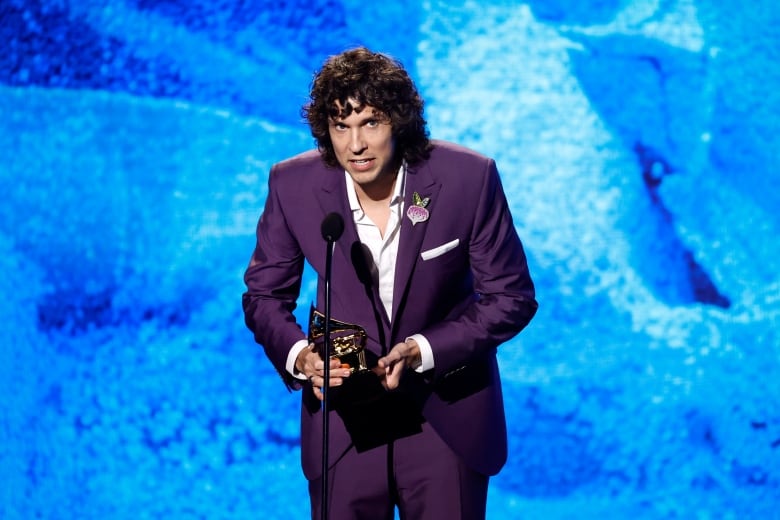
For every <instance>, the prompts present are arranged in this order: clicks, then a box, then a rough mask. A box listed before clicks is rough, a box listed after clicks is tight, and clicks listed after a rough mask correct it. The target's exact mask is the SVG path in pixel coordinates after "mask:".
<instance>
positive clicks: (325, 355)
mask: <svg viewBox="0 0 780 520" xmlns="http://www.w3.org/2000/svg"><path fill="white" fill-rule="evenodd" d="M335 245H336V243H335V242H333V241H330V240H328V252H327V254H326V256H325V342H324V344H323V352H322V359H323V361H324V363H325V366H324V367H323V378H324V379H325V382H324V383H323V385H322V495H321V498H320V501H321V506H320V507H321V510H320V512H321V513H322V514H321V516H320V518H321V519H322V520H328V458H329V457H328V445H329V442H328V431H329V429H330V426H329V418H328V416H329V415H330V414H329V409H328V394H329V393H330V391H329V390H328V387H329V386H330V272H331V267H332V263H333V248H334V247H335Z"/></svg>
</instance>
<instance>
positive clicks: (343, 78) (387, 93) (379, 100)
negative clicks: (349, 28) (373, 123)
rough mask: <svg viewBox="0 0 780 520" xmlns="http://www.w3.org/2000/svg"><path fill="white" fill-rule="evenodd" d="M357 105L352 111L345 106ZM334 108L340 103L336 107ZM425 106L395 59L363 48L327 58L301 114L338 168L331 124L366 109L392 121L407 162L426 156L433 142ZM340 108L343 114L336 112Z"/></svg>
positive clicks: (328, 160)
mask: <svg viewBox="0 0 780 520" xmlns="http://www.w3.org/2000/svg"><path fill="white" fill-rule="evenodd" d="M350 98H351V99H353V100H354V101H356V102H357V103H358V106H357V107H353V106H352V105H351V104H350V103H348V102H347V100H348V99H350ZM337 104H338V105H337ZM423 105H424V102H423V100H422V98H421V97H420V94H419V93H418V92H417V88H416V87H415V85H414V82H413V81H412V79H411V78H410V77H409V75H408V74H407V72H406V70H404V68H403V66H402V65H401V63H400V62H398V61H396V60H395V59H393V58H391V57H389V56H387V55H384V54H380V53H377V52H372V51H370V50H368V49H366V48H365V47H359V48H356V49H351V50H348V51H345V52H343V53H341V54H338V55H336V56H331V57H330V58H329V59H328V60H327V61H326V62H325V64H324V65H323V66H322V69H320V71H319V72H317V73H316V74H315V76H314V80H313V81H312V86H311V92H310V94H309V102H308V103H307V104H305V105H304V106H303V108H302V109H301V114H302V115H303V117H305V118H306V120H307V121H308V123H309V127H310V129H311V135H312V136H313V137H314V138H315V140H316V141H317V147H318V148H319V151H320V153H321V154H322V157H323V160H324V161H325V163H326V164H328V165H330V166H334V167H336V166H338V161H337V160H336V153H335V152H334V150H333V143H332V141H331V139H330V133H329V131H328V126H329V122H330V121H331V120H332V119H335V118H344V117H347V116H349V114H351V113H352V111H353V110H355V111H357V112H360V111H361V110H362V109H363V108H364V107H365V106H370V107H373V108H374V109H376V110H377V111H378V112H380V113H381V114H382V115H384V116H385V117H387V118H388V119H389V120H390V125H391V126H392V129H393V130H392V131H393V137H394V138H395V142H396V147H397V149H398V150H399V151H400V153H401V155H402V156H403V158H404V159H405V160H406V162H407V163H409V164H414V163H417V162H419V161H421V160H423V159H425V158H427V157H428V155H429V152H430V148H431V143H430V140H429V138H428V130H427V128H426V121H425V119H424V118H423ZM339 107H341V110H339Z"/></svg>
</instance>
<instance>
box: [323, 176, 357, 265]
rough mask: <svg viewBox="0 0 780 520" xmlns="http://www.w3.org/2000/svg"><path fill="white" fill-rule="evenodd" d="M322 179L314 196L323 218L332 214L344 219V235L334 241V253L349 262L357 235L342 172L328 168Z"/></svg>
mask: <svg viewBox="0 0 780 520" xmlns="http://www.w3.org/2000/svg"><path fill="white" fill-rule="evenodd" d="M323 178H324V180H323V182H322V185H321V186H320V187H315V188H314V194H315V196H316V197H317V200H318V201H319V203H320V207H321V208H322V215H323V218H324V217H325V215H328V214H329V213H332V212H333V213H338V214H339V215H341V216H342V218H343V219H344V233H343V235H342V236H341V238H339V240H337V241H336V251H338V252H340V254H341V255H342V256H343V258H344V259H345V260H349V259H350V248H351V245H352V244H353V243H354V242H355V241H357V240H358V234H357V229H356V228H355V221H354V220H353V219H352V211H351V210H350V208H349V201H348V200H347V193H346V187H345V181H344V171H343V170H341V169H338V168H328V169H327V171H326V172H325V174H324V175H323Z"/></svg>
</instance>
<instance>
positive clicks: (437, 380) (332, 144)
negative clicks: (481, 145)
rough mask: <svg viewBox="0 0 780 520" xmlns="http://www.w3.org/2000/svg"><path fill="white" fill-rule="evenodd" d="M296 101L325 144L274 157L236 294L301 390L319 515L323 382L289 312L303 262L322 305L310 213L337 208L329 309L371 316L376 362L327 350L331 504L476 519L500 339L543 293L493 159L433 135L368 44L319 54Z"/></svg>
mask: <svg viewBox="0 0 780 520" xmlns="http://www.w3.org/2000/svg"><path fill="white" fill-rule="evenodd" d="M303 113H304V115H305V116H306V117H307V119H308V122H309V126H310V127H311V132H312V135H313V136H314V137H315V139H316V141H317V144H318V150H317V151H310V152H306V153H303V154H301V155H298V156H296V157H293V158H291V159H288V160H286V161H283V162H281V163H279V164H276V165H274V167H273V168H272V169H271V172H270V175H269V191H268V198H267V200H266V204H265V209H264V211H263V214H262V216H261V217H260V221H259V223H258V227H257V245H256V248H255V251H254V254H253V256H252V259H251V261H250V264H249V267H248V268H247V271H246V274H245V282H246V285H247V291H246V293H245V294H244V297H243V305H244V311H245V316H246V323H247V325H248V327H249V328H250V329H251V330H252V331H253V332H254V335H255V339H256V340H257V342H258V343H260V344H261V345H263V347H264V349H265V352H266V354H267V356H268V358H269V359H270V361H271V362H272V363H273V365H274V366H275V367H276V369H277V370H278V371H279V373H280V374H281V375H282V378H283V380H284V382H285V383H286V385H287V386H288V387H289V388H291V389H296V390H297V389H302V390H303V395H302V413H301V458H302V466H303V471H304V474H305V476H306V478H307V479H308V480H309V493H310V497H311V504H312V518H318V517H319V515H320V514H321V511H320V509H319V508H320V503H321V501H322V497H321V496H320V495H321V491H320V489H321V479H322V471H321V466H322V416H321V414H322V411H321V410H322V409H321V406H320V404H321V403H320V401H321V400H322V398H323V393H322V389H323V385H325V384H328V383H327V382H326V381H325V380H324V373H323V370H324V362H323V360H322V358H321V357H320V355H319V353H318V351H317V349H316V348H315V347H314V345H313V344H310V343H309V341H308V339H307V336H306V334H305V333H304V332H303V330H302V328H301V327H300V326H299V325H298V324H297V323H296V321H295V318H294V317H293V314H292V311H293V310H294V308H295V306H296V300H297V298H298V294H299V289H300V284H301V275H302V270H303V266H304V261H308V262H309V263H310V264H311V266H312V267H313V268H314V270H315V271H316V272H317V273H318V275H319V284H318V291H317V308H318V310H320V311H322V310H323V306H324V295H325V292H324V290H325V289H324V281H325V280H324V276H325V274H324V273H325V264H326V250H327V249H326V248H327V246H326V242H325V241H324V239H323V237H322V234H321V229H320V223H321V222H323V219H324V218H325V217H326V216H327V215H329V214H331V213H333V212H335V213H338V214H340V215H342V216H343V218H344V224H345V225H344V231H343V234H342V235H341V237H340V238H339V239H338V240H337V241H336V244H335V247H334V251H333V261H332V280H331V283H330V287H331V293H332V296H331V305H330V311H331V316H332V318H333V319H335V320H339V321H341V322H346V323H349V324H355V325H357V326H360V327H362V328H363V329H365V332H366V336H367V340H366V347H365V352H366V354H367V356H366V357H367V360H368V365H369V369H370V370H367V371H362V372H356V373H351V372H350V370H349V369H348V368H344V367H343V366H342V363H341V361H340V360H338V359H332V360H330V364H329V367H330V368H329V371H330V374H329V375H330V381H329V386H328V396H329V397H328V402H329V403H330V399H331V397H330V396H331V395H333V399H334V405H333V406H334V411H333V412H331V415H329V418H330V419H329V422H330V428H329V437H330V442H329V451H328V455H329V468H330V469H329V473H328V479H327V480H328V484H329V496H328V497H327V503H328V508H329V514H330V517H331V518H334V519H338V520H343V519H351V518H355V519H357V518H363V519H371V520H377V519H392V518H393V514H394V508H395V507H398V509H399V511H400V514H401V518H404V519H425V520H431V519H433V520H435V519H439V518H441V519H447V520H453V519H459V518H460V519H468V520H473V519H478V518H484V515H485V508H486V500H487V487H488V477H489V476H490V475H494V474H496V473H497V472H498V471H499V470H500V469H501V467H502V466H503V464H504V462H505V461H506V455H507V454H506V445H507V441H506V425H505V420H504V409H503V401H502V396H501V387H500V381H499V374H498V367H497V363H496V348H497V347H498V346H499V345H500V344H501V343H502V342H505V341H506V340H508V339H510V338H511V337H513V336H514V335H515V334H517V333H518V332H519V331H520V330H521V329H522V328H523V327H525V325H526V324H527V323H528V322H529V321H530V320H531V318H532V317H533V315H534V313H535V312H536V308H537V303H536V301H535V299H534V286H533V283H532V281H531V278H530V276H529V273H528V268H527V264H526V258H525V254H524V252H523V248H522V245H521V243H520V240H519V238H518V236H517V234H516V231H515V228H514V225H513V222H512V216H511V214H510V212H509V208H508V205H507V201H506V198H505V196H504V193H503V189H502V186H501V183H500V180H499V175H498V171H497V169H496V166H495V163H494V161H493V160H492V159H488V158H486V157H483V156H481V155H479V154H477V153H475V152H473V151H470V150H468V149H465V148H463V147H459V146H456V145H453V144H450V143H445V142H441V141H430V140H429V139H428V134H427V129H426V122H425V120H424V118H423V101H422V100H421V98H420V96H419V94H418V92H417V90H416V88H415V86H414V84H413V82H412V81H411V79H410V78H409V76H408V74H407V73H406V71H405V70H404V69H403V67H402V66H401V65H400V64H399V63H398V62H396V61H394V60H393V59H391V58H389V57H387V56H385V55H382V54H379V53H374V52H371V51H369V50H368V49H365V48H359V49H354V50H349V51H346V52H344V53H342V54H340V55H337V56H333V57H331V58H330V59H328V60H327V61H326V62H325V64H324V66H323V67H322V69H321V70H320V71H319V72H318V73H317V75H316V76H315V79H314V81H313V84H312V91H311V95H310V101H309V103H308V104H307V105H306V106H305V107H304V108H303ZM372 378H373V381H372ZM358 380H361V381H362V382H361V383H360V384H357V381H358ZM377 388H378V389H379V391H378V392H377V390H376V389H377Z"/></svg>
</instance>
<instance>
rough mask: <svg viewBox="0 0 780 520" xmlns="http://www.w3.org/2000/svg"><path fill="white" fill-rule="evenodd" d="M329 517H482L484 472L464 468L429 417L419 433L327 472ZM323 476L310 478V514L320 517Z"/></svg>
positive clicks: (352, 454) (348, 457)
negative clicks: (397, 515) (431, 425)
mask: <svg viewBox="0 0 780 520" xmlns="http://www.w3.org/2000/svg"><path fill="white" fill-rule="evenodd" d="M328 488H329V497H328V518H329V519H330V520H393V515H394V509H395V507H398V512H399V516H400V518H401V520H439V519H441V520H480V519H484V518H485V509H486V506H487V490H488V477H487V475H483V474H481V473H478V472H476V471H474V470H471V469H469V468H467V467H466V466H465V465H464V464H463V462H462V461H461V460H460V458H459V457H458V456H457V455H455V454H454V453H453V452H452V450H450V448H449V447H448V446H447V445H446V444H445V443H444V441H442V440H441V437H439V435H438V434H437V433H436V431H435V430H434V429H433V428H431V427H430V425H429V424H428V423H425V424H423V431H422V432H421V433H418V434H415V435H412V436H409V437H404V438H402V439H398V440H395V441H393V442H392V443H390V444H388V445H384V446H380V447H378V448H373V449H370V450H368V451H364V452H362V453H358V452H357V451H355V449H354V448H350V450H349V451H347V453H346V454H345V455H344V456H343V457H342V458H341V459H339V461H338V462H337V463H336V464H335V465H334V466H333V467H332V468H331V469H330V472H329V473H328ZM321 494H322V482H321V480H320V479H315V480H312V481H309V496H310V497H311V510H312V520H319V519H320V518H321V498H320V495H321Z"/></svg>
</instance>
